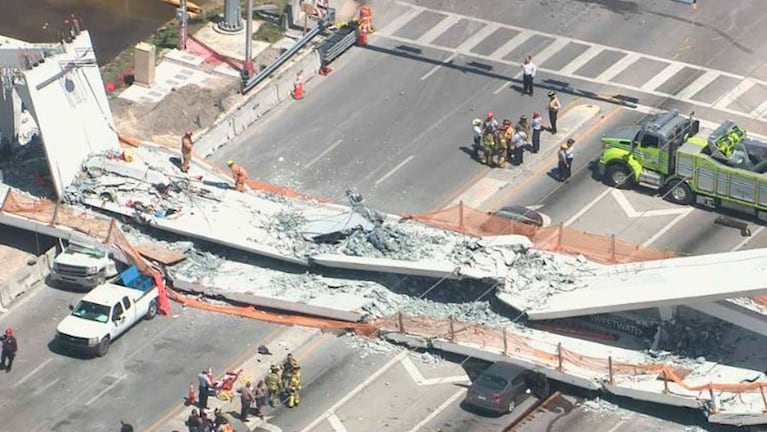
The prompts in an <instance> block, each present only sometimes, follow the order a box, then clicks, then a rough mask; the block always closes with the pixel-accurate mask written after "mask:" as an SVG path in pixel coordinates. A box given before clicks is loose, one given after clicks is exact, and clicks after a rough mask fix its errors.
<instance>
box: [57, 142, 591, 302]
mask: <svg viewBox="0 0 767 432" xmlns="http://www.w3.org/2000/svg"><path fill="white" fill-rule="evenodd" d="M130 153H131V156H130V158H129V159H131V160H130V161H126V160H125V158H124V157H123V156H122V154H116V153H115V154H100V155H96V156H92V157H91V158H89V159H88V160H87V161H86V162H85V163H84V164H83V173H82V175H80V176H79V177H78V178H77V179H76V181H75V182H74V183H73V184H72V185H71V186H70V187H69V188H68V189H67V193H66V200H67V201H68V202H69V203H72V204H77V205H87V206H90V207H95V208H98V209H101V210H105V211H107V212H110V213H118V214H123V215H127V216H131V217H134V218H137V219H138V220H140V221H142V222H144V223H146V224H149V225H151V226H155V227H157V228H159V229H166V230H168V231H171V232H176V233H177V234H182V235H190V236H193V237H195V236H196V237H197V238H200V239H204V240H209V241H216V240H217V239H220V240H221V242H220V243H221V244H225V245H227V246H232V245H234V246H235V247H238V248H240V249H242V250H245V251H248V252H256V253H258V252H264V255H267V256H270V257H272V258H277V259H285V260H287V261H289V262H294V263H302V264H308V263H309V262H310V261H311V260H313V259H315V258H318V257H331V258H332V257H343V256H347V257H360V258H362V259H365V260H372V261H371V262H372V263H373V264H372V265H373V266H374V265H376V263H377V261H376V260H385V261H386V262H388V263H392V262H393V263H411V264H409V265H412V266H415V270H414V271H416V272H417V271H418V266H420V265H424V266H431V268H437V269H442V270H440V271H442V272H443V273H445V274H451V273H453V275H454V276H455V277H458V276H459V275H464V276H467V277H471V278H477V279H496V280H505V282H506V287H505V289H507V290H511V291H512V292H514V288H513V287H514V286H516V287H519V289H521V288H522V287H528V289H529V288H533V291H535V292H532V293H530V294H529V297H530V298H531V299H536V298H544V297H545V295H542V292H538V290H546V289H551V288H554V289H567V285H568V284H569V283H572V282H573V281H572V280H571V279H572V278H573V277H574V276H575V275H576V272H575V271H574V268H577V269H580V268H589V266H592V265H596V264H593V263H589V262H587V261H586V260H585V259H583V258H578V259H577V260H575V261H574V260H573V259H570V258H564V257H559V256H557V255H554V254H550V253H546V252H540V251H533V250H529V249H527V247H529V245H530V244H529V241H527V239H526V238H523V237H518V236H506V237H515V238H514V239H511V240H510V239H508V238H490V239H484V240H478V239H476V238H474V237H470V236H466V235H462V234H458V233H453V232H448V231H446V230H442V229H438V228H432V227H429V226H426V225H423V224H421V223H419V222H415V221H411V220H403V219H399V218H396V217H393V216H390V215H384V214H381V213H379V212H377V211H375V210H372V209H370V208H368V207H367V206H365V204H364V200H363V199H362V197H361V196H359V195H358V194H355V193H353V192H349V193H348V196H349V201H350V207H341V206H337V205H329V204H321V203H318V202H316V201H312V200H305V199H285V198H284V197H277V198H275V195H274V194H271V193H267V192H263V191H253V192H251V193H246V194H241V193H237V192H234V191H233V190H231V188H230V187H229V186H228V184H229V179H228V178H226V177H225V176H223V175H220V174H218V173H215V172H213V171H212V170H210V169H207V170H206V169H202V168H199V167H197V166H194V167H193V168H192V172H191V173H190V174H189V176H183V177H182V175H181V174H180V173H179V171H178V168H177V167H176V166H175V164H174V158H175V155H174V154H173V153H172V152H169V151H167V150H166V149H163V148H158V147H153V146H148V145H147V146H142V147H141V148H137V149H132V150H131V151H130ZM517 237H518V238H517ZM251 249H252V250H251ZM331 261H332V259H331ZM322 265H325V264H322ZM541 265H544V267H541V269H543V272H542V271H541V269H539V268H538V267H539V266H541ZM330 266H333V265H332V264H330ZM554 275H558V276H557V277H556V280H554V282H552V283H550V284H548V285H545V284H544V282H543V280H544V279H546V278H549V279H551V277H552V276H554ZM552 280H553V279H552ZM531 282H534V283H531Z"/></svg>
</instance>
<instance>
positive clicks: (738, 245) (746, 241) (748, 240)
mask: <svg viewBox="0 0 767 432" xmlns="http://www.w3.org/2000/svg"><path fill="white" fill-rule="evenodd" d="M764 228H766V227H764V226H760V227H759V228H757V229H755V230H754V232H752V233H751V236H750V237H746V238H745V239H743V240H742V241H741V242H740V243H738V244H737V245H735V247H734V248H732V249H730V252H735V251H737V250H740V249H741V248H743V247H744V246H746V245H747V244H748V243H749V242H751V240H753V239H754V237H756V236H758V235H759V233H761V232H762V231H764Z"/></svg>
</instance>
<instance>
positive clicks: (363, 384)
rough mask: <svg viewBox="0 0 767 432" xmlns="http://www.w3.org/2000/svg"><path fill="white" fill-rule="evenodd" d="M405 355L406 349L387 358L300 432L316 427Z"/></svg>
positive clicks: (306, 431) (307, 431)
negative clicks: (387, 359) (383, 363)
mask: <svg viewBox="0 0 767 432" xmlns="http://www.w3.org/2000/svg"><path fill="white" fill-rule="evenodd" d="M407 355H408V353H407V351H403V352H401V353H399V354H397V355H396V356H394V357H393V358H392V359H391V360H389V361H388V362H386V364H385V365H383V366H381V368H380V369H378V370H377V371H375V372H373V374H372V375H370V376H369V377H367V378H366V379H365V381H362V382H361V383H360V384H359V385H358V386H357V387H354V388H353V389H352V390H351V391H350V392H349V393H347V394H346V396H344V397H342V398H341V399H339V400H338V402H336V403H335V404H333V406H331V407H330V408H328V409H327V411H325V412H324V413H322V414H321V415H320V416H319V417H317V418H316V419H314V420H313V421H312V422H311V423H309V424H308V425H306V427H304V428H303V429H301V432H309V431H310V430H312V429H314V428H315V427H317V425H318V424H320V423H322V422H323V421H325V419H327V418H328V417H330V416H331V415H333V414H335V412H336V411H337V410H338V409H339V408H341V407H342V406H344V405H345V404H346V403H347V402H349V401H350V400H351V399H352V398H353V397H354V396H356V395H357V393H359V392H361V391H362V390H364V389H365V387H367V386H369V385H370V384H371V383H372V382H373V381H375V380H377V379H378V377H380V376H381V375H383V374H384V373H386V371H388V370H389V369H391V368H392V367H394V365H396V364H397V363H399V362H400V361H402V359H403V358H404V357H406V356H407Z"/></svg>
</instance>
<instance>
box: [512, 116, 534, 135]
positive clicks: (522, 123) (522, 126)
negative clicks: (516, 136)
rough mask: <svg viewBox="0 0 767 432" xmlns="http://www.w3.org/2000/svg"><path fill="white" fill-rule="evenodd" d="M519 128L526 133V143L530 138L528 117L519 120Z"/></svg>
mask: <svg viewBox="0 0 767 432" xmlns="http://www.w3.org/2000/svg"><path fill="white" fill-rule="evenodd" d="M517 127H518V128H519V130H521V131H522V132H524V133H525V141H527V137H529V136H530V123H529V122H528V121H527V116H526V115H522V116H521V117H520V118H519V122H517ZM512 132H513V131H512Z"/></svg>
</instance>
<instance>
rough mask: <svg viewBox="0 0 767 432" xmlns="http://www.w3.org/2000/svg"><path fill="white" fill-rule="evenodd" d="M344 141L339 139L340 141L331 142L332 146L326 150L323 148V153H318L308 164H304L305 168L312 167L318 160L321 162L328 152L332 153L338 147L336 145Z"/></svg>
mask: <svg viewBox="0 0 767 432" xmlns="http://www.w3.org/2000/svg"><path fill="white" fill-rule="evenodd" d="M342 142H343V140H342V139H339V140H338V141H336V142H334V143H333V144H331V145H330V147H328V148H326V149H325V150H323V151H322V153H320V154H318V155H317V157H315V158H314V159H312V160H310V161H309V163H308V164H306V165H304V168H311V166H312V165H314V164H316V163H317V162H319V160H320V159H322V158H324V157H325V156H326V155H327V154H328V153H330V152H331V151H332V150H333V149H334V148H336V146H338V145H339V144H341V143H342Z"/></svg>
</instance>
